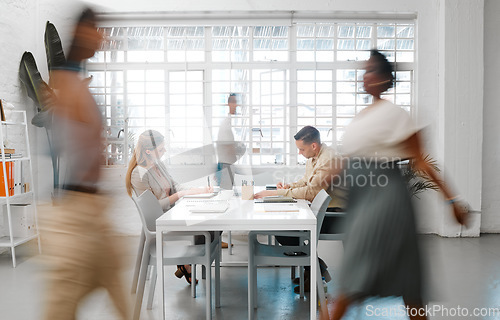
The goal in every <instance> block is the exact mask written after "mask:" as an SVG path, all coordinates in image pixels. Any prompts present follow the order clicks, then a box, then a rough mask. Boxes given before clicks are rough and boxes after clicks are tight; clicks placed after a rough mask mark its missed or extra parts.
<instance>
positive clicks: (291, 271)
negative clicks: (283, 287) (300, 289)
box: [290, 267, 295, 279]
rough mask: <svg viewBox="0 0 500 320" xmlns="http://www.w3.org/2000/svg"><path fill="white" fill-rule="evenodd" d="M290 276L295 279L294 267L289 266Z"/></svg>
mask: <svg viewBox="0 0 500 320" xmlns="http://www.w3.org/2000/svg"><path fill="white" fill-rule="evenodd" d="M290 277H291V278H292V279H295V267H290Z"/></svg>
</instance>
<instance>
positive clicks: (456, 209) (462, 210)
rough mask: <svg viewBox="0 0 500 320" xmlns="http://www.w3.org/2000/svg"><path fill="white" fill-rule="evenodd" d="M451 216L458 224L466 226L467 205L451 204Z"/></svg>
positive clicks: (457, 202) (459, 202) (462, 203)
mask: <svg viewBox="0 0 500 320" xmlns="http://www.w3.org/2000/svg"><path fill="white" fill-rule="evenodd" d="M452 205H453V215H454V216H455V219H456V220H457V222H458V223H460V224H461V225H464V226H467V222H468V218H469V211H470V207H469V204H468V203H467V202H465V201H461V200H459V201H455V202H453V204H452Z"/></svg>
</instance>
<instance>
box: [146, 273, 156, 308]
mask: <svg viewBox="0 0 500 320" xmlns="http://www.w3.org/2000/svg"><path fill="white" fill-rule="evenodd" d="M156 279H157V277H156V266H154V265H152V266H151V278H150V281H149V294H148V304H147V309H148V310H151V309H153V298H154V296H155V288H156Z"/></svg>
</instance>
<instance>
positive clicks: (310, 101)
mask: <svg viewBox="0 0 500 320" xmlns="http://www.w3.org/2000/svg"><path fill="white" fill-rule="evenodd" d="M315 98H316V96H315V95H314V94H303V93H299V94H297V102H298V103H299V104H301V103H302V104H305V105H315V103H316V99H315Z"/></svg>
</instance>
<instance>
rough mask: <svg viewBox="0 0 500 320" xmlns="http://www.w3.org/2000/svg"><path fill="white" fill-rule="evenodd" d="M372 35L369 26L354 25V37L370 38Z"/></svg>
mask: <svg viewBox="0 0 500 320" xmlns="http://www.w3.org/2000/svg"><path fill="white" fill-rule="evenodd" d="M371 36H372V27H371V26H358V27H356V38H370V37H371Z"/></svg>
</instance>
